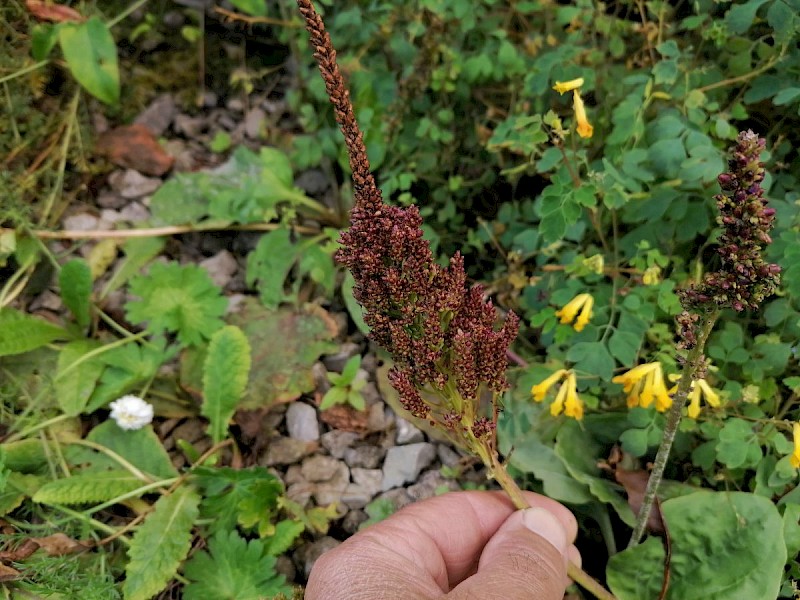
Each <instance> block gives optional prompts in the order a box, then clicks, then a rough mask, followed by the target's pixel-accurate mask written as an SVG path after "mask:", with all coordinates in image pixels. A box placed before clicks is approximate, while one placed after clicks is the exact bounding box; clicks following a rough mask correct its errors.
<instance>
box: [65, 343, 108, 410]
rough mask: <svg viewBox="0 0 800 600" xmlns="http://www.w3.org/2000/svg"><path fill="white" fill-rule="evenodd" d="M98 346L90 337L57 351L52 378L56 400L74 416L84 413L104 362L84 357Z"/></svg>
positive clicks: (95, 358) (96, 358) (103, 367)
mask: <svg viewBox="0 0 800 600" xmlns="http://www.w3.org/2000/svg"><path fill="white" fill-rule="evenodd" d="M99 347H100V344H99V343H98V342H95V341H93V340H78V341H76V342H70V343H69V344H67V345H66V346H64V347H63V348H62V349H61V352H59V353H58V371H57V373H56V378H55V388H56V400H57V401H58V405H59V406H60V407H61V410H62V411H63V412H64V414H66V415H69V416H71V417H74V416H76V415H79V414H80V413H81V412H83V410H84V408H86V403H87V402H88V401H89V397H90V396H91V395H92V392H93V391H94V388H95V386H96V385H97V381H98V380H99V379H100V376H101V375H102V374H103V370H104V369H105V365H104V364H103V363H102V361H101V360H100V358H99V357H97V356H94V357H92V358H90V359H84V356H85V355H86V354H88V353H89V352H91V351H92V350H95V349H97V348H99Z"/></svg>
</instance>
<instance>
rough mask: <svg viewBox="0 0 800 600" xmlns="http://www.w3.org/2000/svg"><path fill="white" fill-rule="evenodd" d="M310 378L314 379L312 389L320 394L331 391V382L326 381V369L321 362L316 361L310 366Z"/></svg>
mask: <svg viewBox="0 0 800 600" xmlns="http://www.w3.org/2000/svg"><path fill="white" fill-rule="evenodd" d="M311 376H312V377H313V378H314V389H316V390H317V391H318V392H319V393H320V394H325V392H327V391H328V390H329V389H331V382H330V381H328V369H326V368H325V365H324V364H323V363H322V362H321V361H319V360H318V361H317V362H315V363H314V364H313V365H312V366H311Z"/></svg>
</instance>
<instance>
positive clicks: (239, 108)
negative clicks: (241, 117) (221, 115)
mask: <svg viewBox="0 0 800 600" xmlns="http://www.w3.org/2000/svg"><path fill="white" fill-rule="evenodd" d="M225 108H227V109H228V110H229V111H231V112H239V113H240V112H244V102H243V101H242V99H241V98H239V97H238V96H235V97H233V98H229V99H228V101H227V102H225Z"/></svg>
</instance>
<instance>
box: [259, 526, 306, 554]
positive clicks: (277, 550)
mask: <svg viewBox="0 0 800 600" xmlns="http://www.w3.org/2000/svg"><path fill="white" fill-rule="evenodd" d="M305 529H306V526H305V525H304V524H303V523H302V522H301V521H295V520H292V519H284V520H283V521H280V522H278V523H276V524H275V532H274V533H273V534H272V535H271V536H269V537H266V538H264V552H265V553H266V554H269V555H270V556H279V555H281V554H283V553H284V552H286V551H287V550H288V549H289V548H291V546H292V544H294V541H295V540H296V539H297V538H298V537H299V535H300V534H301V533H303V531H305Z"/></svg>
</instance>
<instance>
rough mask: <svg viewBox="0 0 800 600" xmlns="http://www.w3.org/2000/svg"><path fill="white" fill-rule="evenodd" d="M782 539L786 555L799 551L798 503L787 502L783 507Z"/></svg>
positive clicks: (799, 510)
mask: <svg viewBox="0 0 800 600" xmlns="http://www.w3.org/2000/svg"><path fill="white" fill-rule="evenodd" d="M783 540H784V542H785V543H786V554H787V556H797V555H798V553H800V504H787V505H786V508H785V509H784V512H783Z"/></svg>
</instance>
